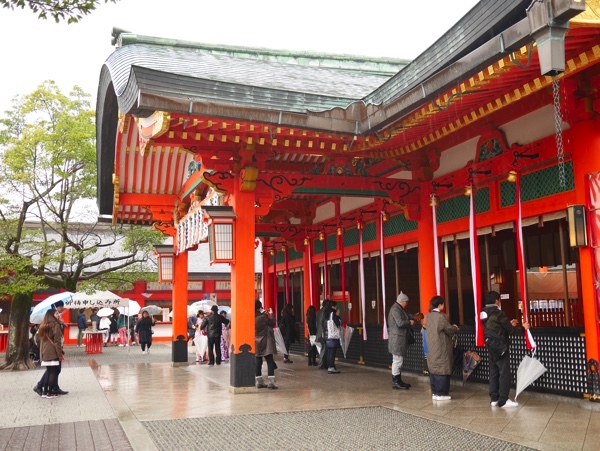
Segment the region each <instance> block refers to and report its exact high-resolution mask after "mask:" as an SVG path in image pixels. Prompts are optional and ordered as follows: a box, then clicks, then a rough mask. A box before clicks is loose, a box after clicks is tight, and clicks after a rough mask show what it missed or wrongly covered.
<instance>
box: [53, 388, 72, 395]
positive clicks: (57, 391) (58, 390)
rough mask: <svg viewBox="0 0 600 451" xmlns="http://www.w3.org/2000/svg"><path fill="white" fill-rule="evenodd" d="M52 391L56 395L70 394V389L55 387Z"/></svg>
mask: <svg viewBox="0 0 600 451" xmlns="http://www.w3.org/2000/svg"><path fill="white" fill-rule="evenodd" d="M51 393H54V394H55V395H68V394H69V392H68V391H64V390H61V389H60V388H55V389H54V390H52V392H51Z"/></svg>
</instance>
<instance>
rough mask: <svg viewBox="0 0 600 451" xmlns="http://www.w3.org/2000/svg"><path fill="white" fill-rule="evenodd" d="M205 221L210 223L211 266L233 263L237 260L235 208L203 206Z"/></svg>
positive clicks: (209, 250) (209, 246) (209, 247)
mask: <svg viewBox="0 0 600 451" xmlns="http://www.w3.org/2000/svg"><path fill="white" fill-rule="evenodd" d="M202 212H203V213H204V220H205V221H206V222H207V223H208V252H209V259H210V264H211V265H212V264H214V263H232V262H233V261H234V260H235V252H234V242H233V237H234V236H235V233H234V232H235V217H236V216H235V213H234V212H233V207H228V206H208V205H207V206H203V207H202Z"/></svg>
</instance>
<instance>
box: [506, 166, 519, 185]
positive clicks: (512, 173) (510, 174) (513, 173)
mask: <svg viewBox="0 0 600 451" xmlns="http://www.w3.org/2000/svg"><path fill="white" fill-rule="evenodd" d="M506 180H507V181H509V182H510V183H515V182H516V181H517V171H515V170H512V169H511V170H510V171H508V175H507V176H506Z"/></svg>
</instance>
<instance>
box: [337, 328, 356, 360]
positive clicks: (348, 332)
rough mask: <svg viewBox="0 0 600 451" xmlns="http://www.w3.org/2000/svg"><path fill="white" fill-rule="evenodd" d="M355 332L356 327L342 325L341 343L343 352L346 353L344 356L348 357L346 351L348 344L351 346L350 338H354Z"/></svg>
mask: <svg viewBox="0 0 600 451" xmlns="http://www.w3.org/2000/svg"><path fill="white" fill-rule="evenodd" d="M353 333H354V327H350V326H344V327H342V333H341V334H340V344H341V346H342V353H343V354H344V358H346V352H347V351H348V346H350V340H352V334H353Z"/></svg>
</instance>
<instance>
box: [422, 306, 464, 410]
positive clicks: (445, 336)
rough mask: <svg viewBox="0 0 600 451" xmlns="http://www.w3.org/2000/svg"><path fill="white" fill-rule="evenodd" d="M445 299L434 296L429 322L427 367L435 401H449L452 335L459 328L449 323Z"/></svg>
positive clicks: (427, 320)
mask: <svg viewBox="0 0 600 451" xmlns="http://www.w3.org/2000/svg"><path fill="white" fill-rule="evenodd" d="M444 304H445V301H444V298H442V297H441V296H434V297H433V298H432V299H431V302H430V304H429V310H430V311H431V313H429V314H428V315H427V316H426V322H427V348H428V354H427V365H428V366H429V382H430V384H431V398H432V399H433V400H434V401H449V400H450V399H451V397H450V394H449V393H450V375H451V374H452V360H453V354H452V335H453V334H454V333H455V332H457V331H458V326H456V325H452V324H450V323H449V322H448V320H447V319H446V317H445V316H444V314H443V313H442V312H443V311H444Z"/></svg>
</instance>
